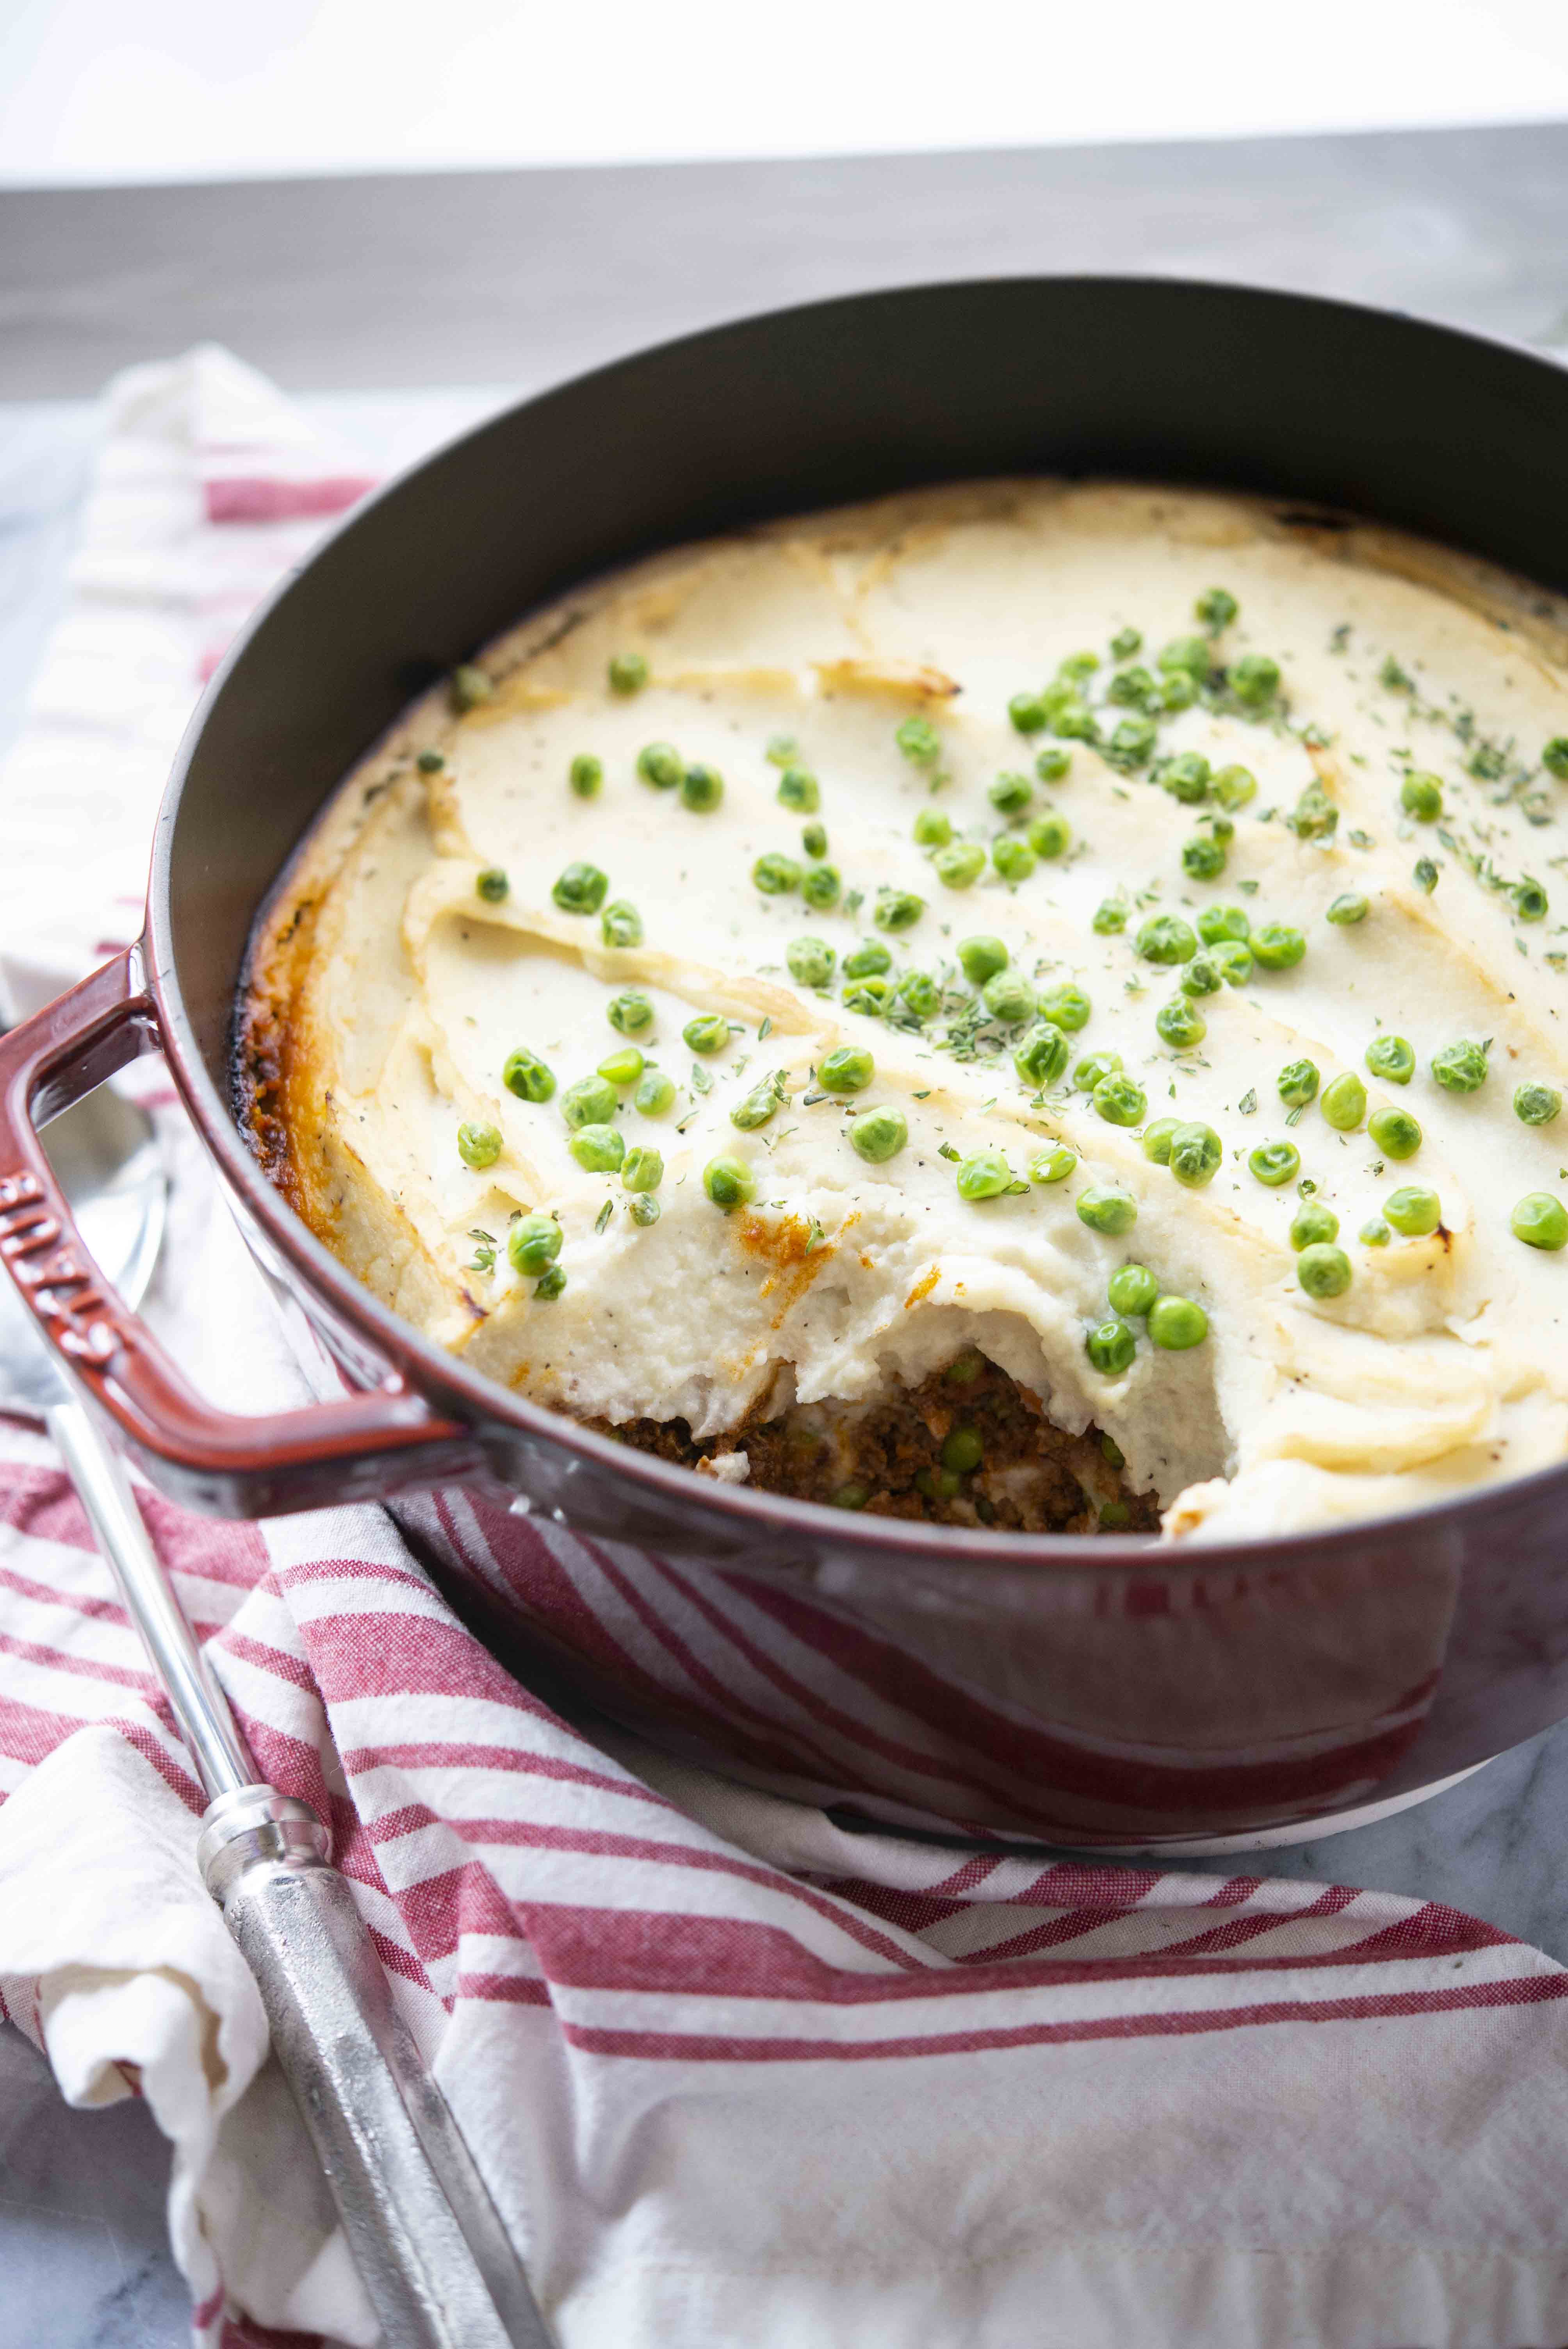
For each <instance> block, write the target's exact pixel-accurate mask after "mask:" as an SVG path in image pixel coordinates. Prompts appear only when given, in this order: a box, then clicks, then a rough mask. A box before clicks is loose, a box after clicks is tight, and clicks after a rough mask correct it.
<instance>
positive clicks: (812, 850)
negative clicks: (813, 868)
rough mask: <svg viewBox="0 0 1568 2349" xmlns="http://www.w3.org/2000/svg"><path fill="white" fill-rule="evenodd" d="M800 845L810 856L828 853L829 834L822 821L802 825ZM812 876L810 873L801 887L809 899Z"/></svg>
mask: <svg viewBox="0 0 1568 2349" xmlns="http://www.w3.org/2000/svg"><path fill="white" fill-rule="evenodd" d="M800 845H801V847H802V848H803V849H804V850H805V852H806V854H807V855H808V856H826V854H827V853H828V835H827V833H826V832H825V831H824V830H823V828H822V826H821V825H820V823H804V824H802V825H801V827H800ZM810 878H811V875H810V874H809V873H808V874H807V875H806V879H805V880H804V881H802V882H801V884H800V886H801V889H802V890H803V891H804V893H805V895H806V896H807V898H808V899H809V898H810V894H811V892H810V888H809V887H808V886H807V884H808V883H809V882H810Z"/></svg>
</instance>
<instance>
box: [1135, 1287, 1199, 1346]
mask: <svg viewBox="0 0 1568 2349" xmlns="http://www.w3.org/2000/svg"><path fill="white" fill-rule="evenodd" d="M1148 1328H1149V1335H1150V1339H1151V1340H1153V1342H1154V1344H1155V1345H1157V1346H1161V1347H1163V1349H1164V1350H1165V1351H1166V1352H1167V1353H1168V1354H1180V1353H1184V1352H1185V1351H1186V1350H1187V1348H1188V1347H1189V1346H1201V1345H1202V1342H1203V1340H1204V1339H1205V1338H1206V1337H1207V1336H1208V1334H1209V1317H1208V1315H1207V1314H1206V1313H1205V1312H1204V1310H1203V1309H1202V1306H1201V1305H1195V1304H1194V1303H1193V1301H1192V1299H1191V1298H1190V1297H1157V1298H1156V1299H1155V1300H1154V1302H1153V1304H1152V1305H1151V1306H1150V1309H1149V1323H1148Z"/></svg>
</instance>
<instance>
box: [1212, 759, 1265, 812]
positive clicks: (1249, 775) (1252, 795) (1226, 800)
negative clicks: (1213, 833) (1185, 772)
mask: <svg viewBox="0 0 1568 2349" xmlns="http://www.w3.org/2000/svg"><path fill="white" fill-rule="evenodd" d="M1210 788H1211V790H1212V792H1213V794H1214V797H1215V798H1216V799H1217V800H1218V801H1219V802H1220V805H1221V806H1222V808H1226V809H1228V810H1229V812H1231V814H1232V815H1234V814H1235V812H1236V811H1237V809H1238V808H1244V807H1245V806H1247V804H1248V803H1249V802H1251V801H1253V800H1255V799H1256V797H1257V795H1258V779H1257V777H1256V776H1255V775H1254V774H1253V771H1252V769H1251V768H1250V767H1222V768H1221V769H1220V771H1219V772H1218V774H1217V775H1216V776H1215V777H1214V779H1213V781H1212V784H1211V786H1210Z"/></svg>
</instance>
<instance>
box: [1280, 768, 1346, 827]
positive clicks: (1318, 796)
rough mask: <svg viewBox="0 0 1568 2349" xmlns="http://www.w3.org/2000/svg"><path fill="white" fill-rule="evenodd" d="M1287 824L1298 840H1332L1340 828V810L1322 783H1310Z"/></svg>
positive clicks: (1286, 821)
mask: <svg viewBox="0 0 1568 2349" xmlns="http://www.w3.org/2000/svg"><path fill="white" fill-rule="evenodd" d="M1285 823H1286V824H1287V825H1288V827H1289V828H1290V830H1291V831H1292V832H1294V833H1295V836H1296V838H1297V839H1298V840H1332V839H1333V837H1334V834H1335V833H1336V831H1337V830H1338V827H1339V810H1338V809H1337V808H1336V806H1335V804H1334V802H1333V801H1332V800H1331V799H1330V798H1329V796H1328V793H1327V792H1326V791H1325V790H1324V788H1323V785H1322V784H1321V783H1320V782H1317V781H1313V782H1310V783H1308V785H1307V787H1306V789H1305V791H1304V792H1303V793H1302V794H1301V797H1300V798H1299V799H1298V800H1297V802H1296V803H1295V807H1294V808H1293V809H1292V810H1291V812H1290V813H1289V815H1287V816H1286V818H1285Z"/></svg>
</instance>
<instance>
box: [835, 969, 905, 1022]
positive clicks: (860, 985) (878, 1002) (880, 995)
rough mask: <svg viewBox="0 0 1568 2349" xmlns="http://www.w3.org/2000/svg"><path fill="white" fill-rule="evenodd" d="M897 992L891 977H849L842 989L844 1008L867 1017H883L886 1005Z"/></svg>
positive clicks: (885, 1014) (885, 1015)
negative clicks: (846, 984) (846, 985)
mask: <svg viewBox="0 0 1568 2349" xmlns="http://www.w3.org/2000/svg"><path fill="white" fill-rule="evenodd" d="M897 993H898V989H897V988H895V987H894V985H893V983H892V979H891V978H876V977H875V976H873V977H872V978H856V979H851V982H850V984H849V986H848V987H846V988H845V989H844V1009H846V1010H847V1011H859V1012H861V1013H863V1015H864V1016H865V1018H866V1019H886V1017H887V1011H888V1006H889V1004H891V1003H892V1001H893V1000H894V999H895V997H896V996H897Z"/></svg>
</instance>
